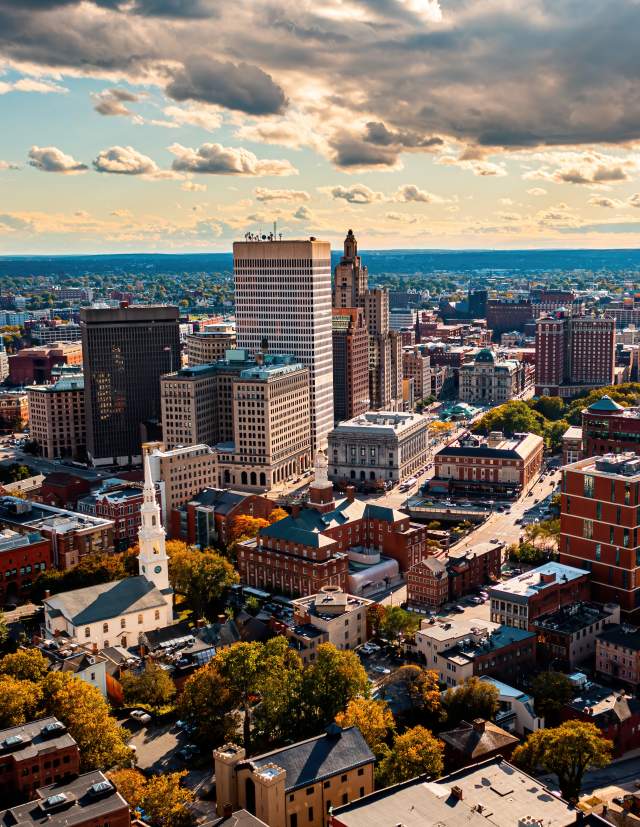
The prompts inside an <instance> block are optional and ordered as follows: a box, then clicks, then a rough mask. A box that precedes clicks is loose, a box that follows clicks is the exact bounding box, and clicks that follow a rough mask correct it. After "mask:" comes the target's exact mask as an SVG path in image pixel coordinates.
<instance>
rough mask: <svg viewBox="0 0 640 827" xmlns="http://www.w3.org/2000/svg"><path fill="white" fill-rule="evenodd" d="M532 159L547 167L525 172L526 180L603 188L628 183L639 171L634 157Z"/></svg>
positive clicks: (565, 154)
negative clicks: (540, 161) (542, 162)
mask: <svg viewBox="0 0 640 827" xmlns="http://www.w3.org/2000/svg"><path fill="white" fill-rule="evenodd" d="M533 157H534V159H537V160H542V161H546V163H544V164H543V166H541V167H539V168H538V169H534V170H531V171H529V172H526V173H525V174H524V175H523V178H525V179H526V180H534V179H540V180H543V181H552V182H553V183H556V184H579V185H584V186H596V187H601V186H603V185H610V184H619V183H622V182H624V181H628V180H630V179H631V177H633V176H634V175H635V174H637V172H638V171H639V170H640V164H639V163H638V161H637V160H636V159H635V158H634V157H626V158H622V157H619V156H617V155H610V154H605V153H602V152H597V151H595V150H590V151H588V152H575V151H559V152H547V153H537V154H535V155H534V156H533Z"/></svg>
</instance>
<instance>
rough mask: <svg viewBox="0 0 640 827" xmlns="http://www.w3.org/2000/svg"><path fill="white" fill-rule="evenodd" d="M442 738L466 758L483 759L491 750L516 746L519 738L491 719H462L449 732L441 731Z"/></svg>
mask: <svg viewBox="0 0 640 827" xmlns="http://www.w3.org/2000/svg"><path fill="white" fill-rule="evenodd" d="M440 738H442V740H443V741H444V742H445V743H446V744H449V746H451V747H453V748H454V749H455V750H457V751H458V752H460V753H462V754H463V755H464V756H465V757H466V758H477V759H482V758H483V757H484V756H485V755H488V754H489V753H491V752H496V751H497V750H499V749H504V748H505V747H511V746H515V744H517V743H518V742H519V738H516V736H515V735H512V734H511V733H510V732H507V731H506V730H504V729H502V728H501V727H499V726H497V724H494V723H492V722H491V721H481V720H479V721H474V722H473V723H472V724H470V723H468V722H467V721H461V722H460V725H459V726H457V727H456V728H455V729H451V730H449V731H448V732H441V733H440Z"/></svg>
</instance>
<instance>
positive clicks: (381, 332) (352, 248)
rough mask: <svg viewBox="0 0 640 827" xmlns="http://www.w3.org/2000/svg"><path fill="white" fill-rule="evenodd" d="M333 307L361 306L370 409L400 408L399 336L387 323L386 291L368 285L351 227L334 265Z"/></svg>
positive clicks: (387, 295)
mask: <svg viewBox="0 0 640 827" xmlns="http://www.w3.org/2000/svg"><path fill="white" fill-rule="evenodd" d="M333 307H334V308H335V309H339V310H343V309H348V308H355V307H361V308H363V310H364V315H365V320H366V323H367V330H368V332H369V403H370V405H371V407H372V408H373V409H374V410H402V408H403V393H402V391H403V389H402V378H403V377H402V336H401V335H400V333H399V332H398V331H392V330H391V327H390V319H389V293H388V291H387V290H383V289H382V288H375V289H369V280H368V270H367V267H366V265H363V264H362V260H361V258H360V256H359V255H358V242H357V241H356V238H355V236H354V234H353V230H349V231H348V233H347V236H346V238H345V240H344V250H343V256H342V258H341V259H340V262H339V263H338V264H337V265H336V268H335V274H334V289H333Z"/></svg>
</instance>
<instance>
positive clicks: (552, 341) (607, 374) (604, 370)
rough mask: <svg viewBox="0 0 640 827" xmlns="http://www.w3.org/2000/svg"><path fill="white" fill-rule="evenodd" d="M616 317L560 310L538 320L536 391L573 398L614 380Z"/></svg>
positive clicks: (547, 394)
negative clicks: (573, 313) (610, 317)
mask: <svg viewBox="0 0 640 827" xmlns="http://www.w3.org/2000/svg"><path fill="white" fill-rule="evenodd" d="M615 330H616V324H615V321H614V320H613V319H608V318H605V317H596V316H572V315H570V314H569V313H568V312H564V311H557V312H556V313H554V314H553V315H552V316H541V317H540V318H539V319H538V321H537V323H536V394H538V395H539V396H542V395H544V396H562V397H571V396H575V395H576V394H578V393H580V391H584V390H588V389H590V388H599V387H602V386H603V385H611V384H612V383H613V381H614V366H615Z"/></svg>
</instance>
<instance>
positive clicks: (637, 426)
mask: <svg viewBox="0 0 640 827" xmlns="http://www.w3.org/2000/svg"><path fill="white" fill-rule="evenodd" d="M581 437H582V455H581V456H580V457H576V460H577V459H582V457H595V456H604V455H605V454H620V453H626V452H629V451H633V452H636V453H639V452H640V408H638V407H629V408H623V407H622V405H619V404H618V403H617V402H616V401H614V400H613V399H611V398H610V397H609V396H603V397H602V398H601V399H599V400H598V401H597V402H594V403H593V404H592V405H589V407H588V408H585V409H584V410H583V411H582V433H581Z"/></svg>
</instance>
